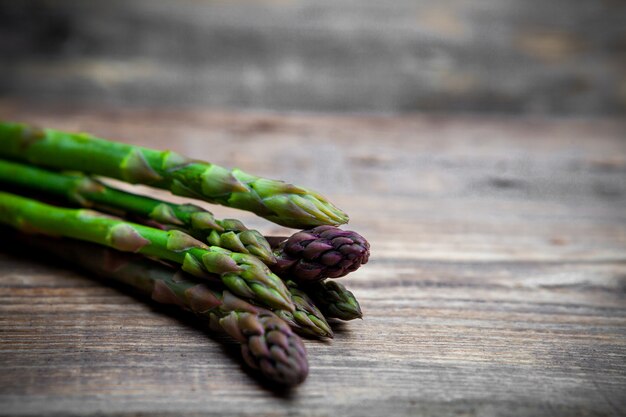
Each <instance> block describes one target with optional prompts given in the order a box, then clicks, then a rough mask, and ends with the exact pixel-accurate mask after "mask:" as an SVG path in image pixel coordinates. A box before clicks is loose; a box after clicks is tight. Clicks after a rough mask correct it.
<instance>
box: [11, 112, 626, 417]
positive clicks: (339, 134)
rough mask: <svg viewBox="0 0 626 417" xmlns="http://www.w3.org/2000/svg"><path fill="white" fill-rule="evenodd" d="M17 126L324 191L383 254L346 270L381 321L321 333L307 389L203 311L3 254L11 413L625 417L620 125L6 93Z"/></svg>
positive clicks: (624, 183) (623, 144)
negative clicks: (200, 322) (242, 347)
mask: <svg viewBox="0 0 626 417" xmlns="http://www.w3.org/2000/svg"><path fill="white" fill-rule="evenodd" d="M0 116H1V118H2V119H18V120H24V121H29V122H34V123H39V124H41V125H45V126H50V127H56V128H62V129H71V130H84V131H90V132H93V133H96V134H99V135H101V136H105V137H109V138H116V139H119V140H124V141H128V142H132V143H137V144H141V145H149V146H154V147H159V148H171V149H175V150H177V151H180V152H182V153H185V154H188V155H192V156H194V157H197V158H204V159H209V160H212V161H214V162H219V163H222V164H225V165H228V166H235V165H236V166H239V167H241V168H242V169H245V170H248V171H251V172H255V173H258V174H261V175H267V176H271V177H275V178H283V179H287V180H290V181H292V182H296V183H298V184H302V185H306V186H310V187H313V188H316V189H318V190H321V191H323V192H324V193H325V194H327V195H328V196H329V197H331V199H332V200H333V201H335V202H337V204H338V205H339V206H340V207H342V208H343V209H345V210H346V211H347V212H348V213H349V214H350V215H351V219H352V220H351V224H350V227H351V228H352V229H354V230H357V231H359V232H361V233H362V234H364V235H365V236H366V237H368V238H369V239H370V241H371V244H372V258H371V261H370V263H369V264H368V265H366V266H364V267H363V268H362V269H360V270H359V271H357V272H355V273H354V274H352V275H351V276H349V277H347V278H345V279H343V282H344V283H345V284H346V285H347V286H348V287H349V288H351V289H352V290H353V291H354V293H355V294H356V295H357V297H358V298H359V299H360V300H361V302H362V306H363V309H364V312H365V318H364V320H362V321H361V320H359V321H355V322H350V323H346V324H345V325H343V326H340V327H339V328H338V331H337V336H336V338H335V339H334V340H333V341H332V342H329V343H323V342H315V341H307V348H308V351H309V359H310V364H311V374H310V377H309V379H308V380H307V381H306V383H305V384H304V385H302V386H301V387H300V388H299V389H297V390H295V391H293V392H291V393H289V394H277V393H273V392H272V391H269V390H267V389H264V388H263V387H262V385H260V384H259V383H258V382H257V381H256V380H255V379H254V378H251V377H250V375H247V374H246V373H245V372H244V371H243V370H242V368H241V366H240V365H239V361H238V352H237V348H236V347H235V346H234V345H233V344H231V343H229V342H228V340H227V339H225V338H223V337H215V336H211V335H210V334H208V333H206V332H205V331H204V330H203V329H201V328H200V327H198V326H197V325H195V324H194V323H193V322H192V321H189V320H187V319H186V318H185V316H184V315H176V314H174V315H172V314H171V312H170V311H169V310H162V309H159V308H156V307H154V306H151V305H148V304H145V303H141V302H139V301H138V300H137V299H135V298H134V297H132V296H130V295H128V294H126V293H124V292H122V291H120V290H119V288H111V287H107V286H105V285H102V284H101V283H99V282H98V281H96V280H92V279H90V277H88V276H84V275H81V274H79V273H76V272H73V271H70V270H67V269H65V268H63V267H61V266H59V265H50V264H41V263H38V262H36V261H34V260H33V259H32V258H30V259H29V258H25V257H21V256H16V255H13V254H9V253H7V252H0V270H1V271H2V274H0V415H44V414H47V415H123V416H131V415H133V416H134V415H146V416H158V415H178V414H182V415H186V416H195V415H214V416H231V415H234V416H239V415H255V416H382V415H388V416H416V415H425V416H447V415H466V416H479V415H480V416H485V415H507V416H618V415H625V414H626V395H624V393H625V392H626V300H625V293H626V211H625V210H624V208H625V207H626V123H624V122H623V121H617V120H606V119H603V120H601V119H589V120H568V119H516V118H469V117H467V118H461V117H452V118H451V117H443V116H441V117H424V116H414V117H365V116H363V117H337V116H304V115H281V114H259V113H248V114H236V113H219V112H207V111H201V110H197V111H188V112H174V111H163V110H162V111H153V110H137V109H135V110H116V111H110V110H86V109H82V110H80V109H61V108H57V109H45V108H40V109H36V108H32V107H27V106H20V105H14V104H10V103H7V102H5V103H3V104H0ZM137 189H138V190H139V191H147V190H146V189H145V188H137ZM211 209H212V210H213V211H214V212H215V213H216V214H217V215H219V216H229V215H237V216H239V217H241V218H243V220H245V221H246V222H248V223H250V224H251V225H252V226H254V227H257V228H258V229H260V230H262V231H263V232H266V233H271V234H278V233H284V232H285V231H286V229H283V228H280V227H277V226H273V225H271V224H268V223H267V222H265V221H263V220H262V219H257V218H255V217H253V216H252V215H250V214H247V213H243V212H237V211H235V210H230V209H226V208H221V207H211Z"/></svg>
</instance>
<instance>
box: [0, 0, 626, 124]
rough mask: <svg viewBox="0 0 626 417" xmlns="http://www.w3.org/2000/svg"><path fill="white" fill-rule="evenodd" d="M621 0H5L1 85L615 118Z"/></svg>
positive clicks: (175, 99) (124, 99) (16, 91)
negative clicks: (223, 0)
mask: <svg viewBox="0 0 626 417" xmlns="http://www.w3.org/2000/svg"><path fill="white" fill-rule="evenodd" d="M625 5H626V3H624V2H623V1H619V0H617V1H616V0H613V1H569V0H551V1H542V0H525V1H512V0H508V1H503V0H474V1H462V0H422V1H410V0H401V1H400V0H395V1H393V2H385V3H381V2H380V1H372V0H368V1H363V0H358V1H357V0H349V1H341V2H337V1H329V0H324V1H319V0H316V1H309V0H291V1H289V2H275V1H254V2H251V1H236V2H215V1H211V0H166V1H159V2H154V1H150V0H138V1H137V0H136V1H132V2H128V1H124V0H108V1H106V2H102V1H96V0H91V1H84V0H61V1H54V2H49V1H46V0H31V1H28V2H25V1H21V0H2V1H0V53H1V54H2V56H5V57H10V59H4V60H2V61H1V62H0V95H3V96H12V97H18V98H19V97H22V98H24V97H26V98H29V99H33V100H46V101H48V102H52V103H57V102H59V101H69V102H73V103H85V102H87V103H92V104H97V103H108V104H140V105H163V104H165V105H168V106H177V105H211V106H218V107H225V106H226V107H234V108H242V107H243V108H270V109H280V110H288V111H291V110H294V109H295V110H307V111H310V110H313V111H319V110H322V111H329V110H336V111H347V112H355V111H356V112H363V111H377V112H411V111H415V110H430V111H442V112H449V111H462V112H466V111H473V112H493V113H503V112H506V113H552V114H596V115H598V114H623V113H624V110H625V109H626V96H625V93H624V89H623V85H624V82H625V81H624V74H625V73H626V64H625V62H626V60H625V59H624V57H625V53H626V52H625V51H626V48H625V45H624V27H626V6H625Z"/></svg>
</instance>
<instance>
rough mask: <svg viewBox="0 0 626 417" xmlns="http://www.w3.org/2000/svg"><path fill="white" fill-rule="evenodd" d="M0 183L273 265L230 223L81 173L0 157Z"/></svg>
mask: <svg viewBox="0 0 626 417" xmlns="http://www.w3.org/2000/svg"><path fill="white" fill-rule="evenodd" d="M0 182H2V183H5V184H9V185H15V186H19V187H21V188H24V189H27V190H31V191H36V192H43V193H47V194H50V195H54V196H57V197H63V198H65V199H67V200H69V201H71V202H73V203H76V204H79V205H81V206H83V207H88V208H95V209H98V210H100V211H105V212H112V213H114V214H117V213H120V212H123V213H124V214H133V215H135V216H139V217H143V218H146V219H151V220H154V221H156V222H158V223H160V224H163V225H166V226H169V227H172V228H179V229H183V230H184V231H186V232H188V233H189V234H190V235H192V236H193V237H195V238H197V239H199V240H202V241H203V242H208V243H209V244H210V245H212V246H220V247H223V248H225V249H229V250H232V251H234V252H241V253H248V254H251V255H254V256H256V257H257V258H259V259H261V260H262V261H263V262H265V263H266V264H273V263H275V262H276V260H275V258H274V255H273V254H272V251H271V249H270V247H269V243H267V241H266V240H265V238H264V237H263V235H261V234H260V233H259V232H258V231H256V230H249V229H248V228H246V227H245V226H244V225H243V223H241V222H240V221H239V220H235V219H225V220H218V219H216V218H215V217H214V216H213V214H212V213H211V212H209V211H207V210H204V209H203V208H201V207H198V206H194V205H192V204H174V203H170V202H166V201H161V200H157V199H154V198H150V197H145V196H141V195H136V194H133V193H129V192H126V191H122V190H119V189H116V188H113V187H111V186H108V185H105V184H103V183H102V182H100V181H97V180H95V179H93V178H90V177H88V176H85V175H83V174H81V173H77V172H76V173H71V174H70V173H68V174H62V173H58V172H53V171H48V170H45V169H41V168H37V167H33V166H29V165H25V164H20V163H16V162H11V161H7V160H3V159H0Z"/></svg>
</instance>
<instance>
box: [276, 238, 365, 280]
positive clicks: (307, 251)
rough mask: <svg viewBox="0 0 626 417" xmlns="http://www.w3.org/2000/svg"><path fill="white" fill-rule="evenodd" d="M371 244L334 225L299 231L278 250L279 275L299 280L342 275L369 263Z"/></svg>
mask: <svg viewBox="0 0 626 417" xmlns="http://www.w3.org/2000/svg"><path fill="white" fill-rule="evenodd" d="M369 249H370V245H369V243H368V242H367V240H365V238H364V237H363V236H361V235H360V234H358V233H356V232H352V231H349V230H341V229H339V228H338V227H335V226H318V227H315V228H313V229H310V230H303V231H301V232H297V233H295V234H294V235H292V236H291V237H289V238H288V239H287V240H285V241H283V242H282V243H281V244H280V245H279V246H278V247H277V248H276V250H275V252H274V253H275V255H276V260H277V262H276V264H275V265H273V266H272V269H273V270H274V272H276V273H277V274H279V275H280V274H283V275H288V276H289V277H290V278H293V279H294V280H297V281H299V282H303V283H306V282H317V281H320V280H322V279H325V278H339V277H342V276H344V275H346V274H348V273H350V272H352V271H356V270H357V269H358V268H359V267H360V266H361V265H362V264H365V263H367V261H368V259H369V254H370V251H369Z"/></svg>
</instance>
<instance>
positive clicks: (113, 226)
mask: <svg viewBox="0 0 626 417" xmlns="http://www.w3.org/2000/svg"><path fill="white" fill-rule="evenodd" d="M0 223H4V224H6V225H8V226H11V227H13V228H16V229H19V230H22V231H25V232H39V233H42V234H47V235H52V236H55V235H56V236H65V237H71V238H75V239H79V240H85V241H89V242H94V243H98V244H100V245H104V246H108V247H111V248H113V249H117V250H121V251H123V252H139V253H142V254H144V255H148V256H152V257H156V258H160V259H165V260H169V261H172V262H175V263H178V264H181V265H182V269H183V270H185V271H186V272H189V273H190V274H192V275H195V276H197V277H200V278H206V277H207V275H208V274H218V275H219V276H220V279H221V281H222V282H223V283H224V284H225V285H226V286H227V287H228V288H229V289H230V290H231V291H232V292H234V293H235V294H237V295H239V296H241V297H244V298H247V299H251V300H254V301H256V302H258V303H259V304H261V305H267V306H269V307H275V308H284V309H287V310H290V311H293V310H294V305H293V303H292V302H291V295H290V294H289V291H288V290H287V288H286V287H285V284H283V282H282V281H281V279H280V278H279V277H278V276H276V275H275V274H273V273H272V272H271V271H270V270H269V269H268V268H267V266H265V264H263V263H262V262H261V261H259V260H258V259H257V258H256V257H254V256H251V255H247V254H242V253H236V252H231V251H229V250H227V249H223V248H219V247H216V246H211V247H208V246H207V245H205V244H203V243H202V242H199V241H198V240H196V239H194V238H193V237H191V236H189V235H187V234H185V233H183V232H181V231H178V230H170V231H164V230H160V229H155V228H152V227H148V226H142V225H139V224H134V223H130V222H125V221H123V220H119V219H117V218H113V217H109V216H106V215H103V214H101V213H98V212H96V211H92V210H89V209H66V208H59V207H55V206H50V205H47V204H43V203H41V202H38V201H36V200H31V199H28V198H24V197H20V196H17V195H14V194H9V193H4V192H0Z"/></svg>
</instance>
